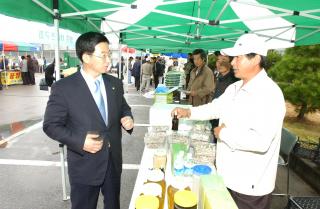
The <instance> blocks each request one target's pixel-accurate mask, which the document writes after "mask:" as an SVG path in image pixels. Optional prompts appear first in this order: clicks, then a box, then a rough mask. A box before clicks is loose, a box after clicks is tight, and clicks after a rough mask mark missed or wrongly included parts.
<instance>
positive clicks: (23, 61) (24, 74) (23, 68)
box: [20, 56, 31, 85]
mask: <svg viewBox="0 0 320 209" xmlns="http://www.w3.org/2000/svg"><path fill="white" fill-rule="evenodd" d="M20 69H21V77H22V81H23V85H29V84H30V83H31V82H30V80H29V72H28V62H27V59H26V57H25V56H21V62H20Z"/></svg>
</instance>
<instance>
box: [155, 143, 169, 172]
mask: <svg viewBox="0 0 320 209" xmlns="http://www.w3.org/2000/svg"><path fill="white" fill-rule="evenodd" d="M166 164H167V150H166V149H164V148H161V149H157V150H156V151H155V153H154V155H153V168H154V169H164V170H165V168H166Z"/></svg>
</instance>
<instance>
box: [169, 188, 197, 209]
mask: <svg viewBox="0 0 320 209" xmlns="http://www.w3.org/2000/svg"><path fill="white" fill-rule="evenodd" d="M197 202H198V200H197V196H196V194H195V193H194V192H192V191H188V190H180V191H177V192H176V193H175V194H174V203H175V204H177V205H178V206H180V207H183V208H191V207H194V206H196V205H197Z"/></svg>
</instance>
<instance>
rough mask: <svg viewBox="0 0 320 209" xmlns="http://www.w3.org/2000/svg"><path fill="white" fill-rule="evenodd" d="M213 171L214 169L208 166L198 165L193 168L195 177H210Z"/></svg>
mask: <svg viewBox="0 0 320 209" xmlns="http://www.w3.org/2000/svg"><path fill="white" fill-rule="evenodd" d="M211 171H212V169H211V168H210V167H209V166H207V165H196V166H193V173H194V174H195V175H198V176H200V175H208V174H210V173H211Z"/></svg>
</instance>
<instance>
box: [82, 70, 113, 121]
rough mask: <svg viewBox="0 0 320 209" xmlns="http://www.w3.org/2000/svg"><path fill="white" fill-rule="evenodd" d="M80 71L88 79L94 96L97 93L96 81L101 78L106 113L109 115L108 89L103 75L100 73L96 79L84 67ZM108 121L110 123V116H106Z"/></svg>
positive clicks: (87, 81)
mask: <svg viewBox="0 0 320 209" xmlns="http://www.w3.org/2000/svg"><path fill="white" fill-rule="evenodd" d="M80 72H81V75H82V77H83V78H84V80H85V81H86V83H87V85H88V87H89V90H90V92H91V95H92V97H93V98H94V97H95V96H94V95H95V93H94V92H95V90H96V84H95V81H96V80H99V82H100V90H101V94H102V97H103V101H104V107H105V110H106V114H107V116H108V100H107V91H106V87H105V85H104V81H103V78H102V75H99V76H98V77H97V78H96V79H94V78H93V77H92V76H91V75H89V74H88V73H86V71H84V70H83V69H81V70H80ZM107 123H108V117H107V118H106V125H107Z"/></svg>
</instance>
